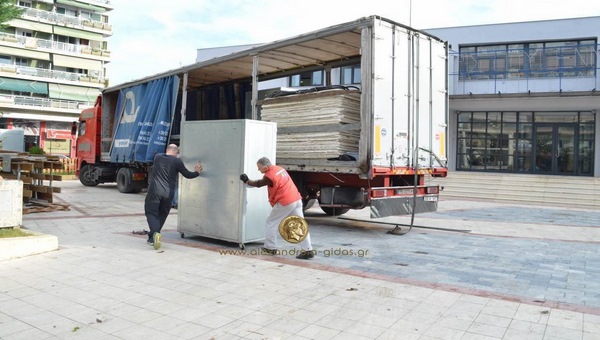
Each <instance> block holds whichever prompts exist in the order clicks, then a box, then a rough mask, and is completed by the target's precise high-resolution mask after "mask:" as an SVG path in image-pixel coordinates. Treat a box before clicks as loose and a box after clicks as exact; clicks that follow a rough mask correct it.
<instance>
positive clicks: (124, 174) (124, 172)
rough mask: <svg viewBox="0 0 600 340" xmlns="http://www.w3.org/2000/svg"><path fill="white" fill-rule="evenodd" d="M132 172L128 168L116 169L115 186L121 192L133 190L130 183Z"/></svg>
mask: <svg viewBox="0 0 600 340" xmlns="http://www.w3.org/2000/svg"><path fill="white" fill-rule="evenodd" d="M132 175H133V172H132V171H131V169H129V168H121V169H119V171H117V188H118V189H119V192H120V193H122V194H129V193H132V192H135V186H134V185H133V184H132V183H131V178H132Z"/></svg>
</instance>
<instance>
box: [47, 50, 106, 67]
mask: <svg viewBox="0 0 600 340" xmlns="http://www.w3.org/2000/svg"><path fill="white" fill-rule="evenodd" d="M54 65H55V66H62V67H71V68H81V69H84V70H95V71H102V62H101V61H100V60H92V59H85V58H75V57H69V56H66V55H60V54H55V55H54Z"/></svg>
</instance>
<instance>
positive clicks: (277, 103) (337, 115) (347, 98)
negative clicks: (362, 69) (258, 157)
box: [261, 90, 360, 159]
mask: <svg viewBox="0 0 600 340" xmlns="http://www.w3.org/2000/svg"><path fill="white" fill-rule="evenodd" d="M261 119H262V120H264V121H270V122H276V123H277V158H278V159H281V158H285V159H288V158H292V159H328V158H336V157H338V156H340V155H343V154H346V153H348V152H358V144H359V138H360V131H359V130H358V128H355V129H347V128H345V127H348V126H355V127H359V126H360V92H359V91H355V90H353V91H349V90H326V91H319V92H310V93H302V94H293V95H287V96H281V97H275V98H269V99H265V100H264V102H263V104H262V108H261Z"/></svg>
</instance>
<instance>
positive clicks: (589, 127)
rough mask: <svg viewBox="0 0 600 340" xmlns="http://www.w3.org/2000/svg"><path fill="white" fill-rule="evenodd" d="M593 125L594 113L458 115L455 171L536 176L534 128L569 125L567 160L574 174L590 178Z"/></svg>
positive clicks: (537, 130) (593, 143)
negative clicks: (570, 141) (571, 138)
mask: <svg viewBox="0 0 600 340" xmlns="http://www.w3.org/2000/svg"><path fill="white" fill-rule="evenodd" d="M595 121H596V120H595V116H594V113H593V112H460V113H458V116H457V135H456V136H457V138H456V139H457V143H458V145H457V158H456V169H457V170H470V171H495V172H516V173H536V172H537V171H538V170H537V169H536V168H535V166H533V164H534V162H533V160H534V157H535V153H536V150H538V149H539V146H540V144H539V143H540V139H539V138H536V134H537V133H538V132H539V129H536V126H537V128H539V127H540V126H541V127H546V126H549V127H551V128H552V127H553V126H557V127H561V126H563V127H564V126H569V125H570V126H573V129H572V130H571V131H573V132H574V136H573V140H572V144H570V146H569V148H570V149H569V150H570V151H569V152H570V155H569V157H571V159H572V162H571V163H572V165H573V167H575V168H576V169H573V173H574V174H577V175H583V176H591V175H593V168H594V152H595V151H594V150H595V149H594V146H595V140H596V136H595V129H596V127H595ZM557 131H558V130H557ZM555 143H556V142H555ZM557 145H558V144H557ZM564 150H567V149H564ZM557 157H558V156H557ZM571 163H569V164H571Z"/></svg>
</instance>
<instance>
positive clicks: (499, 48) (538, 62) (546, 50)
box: [459, 39, 597, 80]
mask: <svg viewBox="0 0 600 340" xmlns="http://www.w3.org/2000/svg"><path fill="white" fill-rule="evenodd" d="M596 45H597V41H596V40H590V39H588V40H570V41H550V42H529V43H515V44H498V45H481V46H461V47H460V48H459V51H460V52H459V70H460V79H461V80H468V79H502V78H529V77H532V78H548V77H582V76H586V77H591V76H594V75H595V74H596V63H597V57H596V53H595V52H596Z"/></svg>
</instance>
